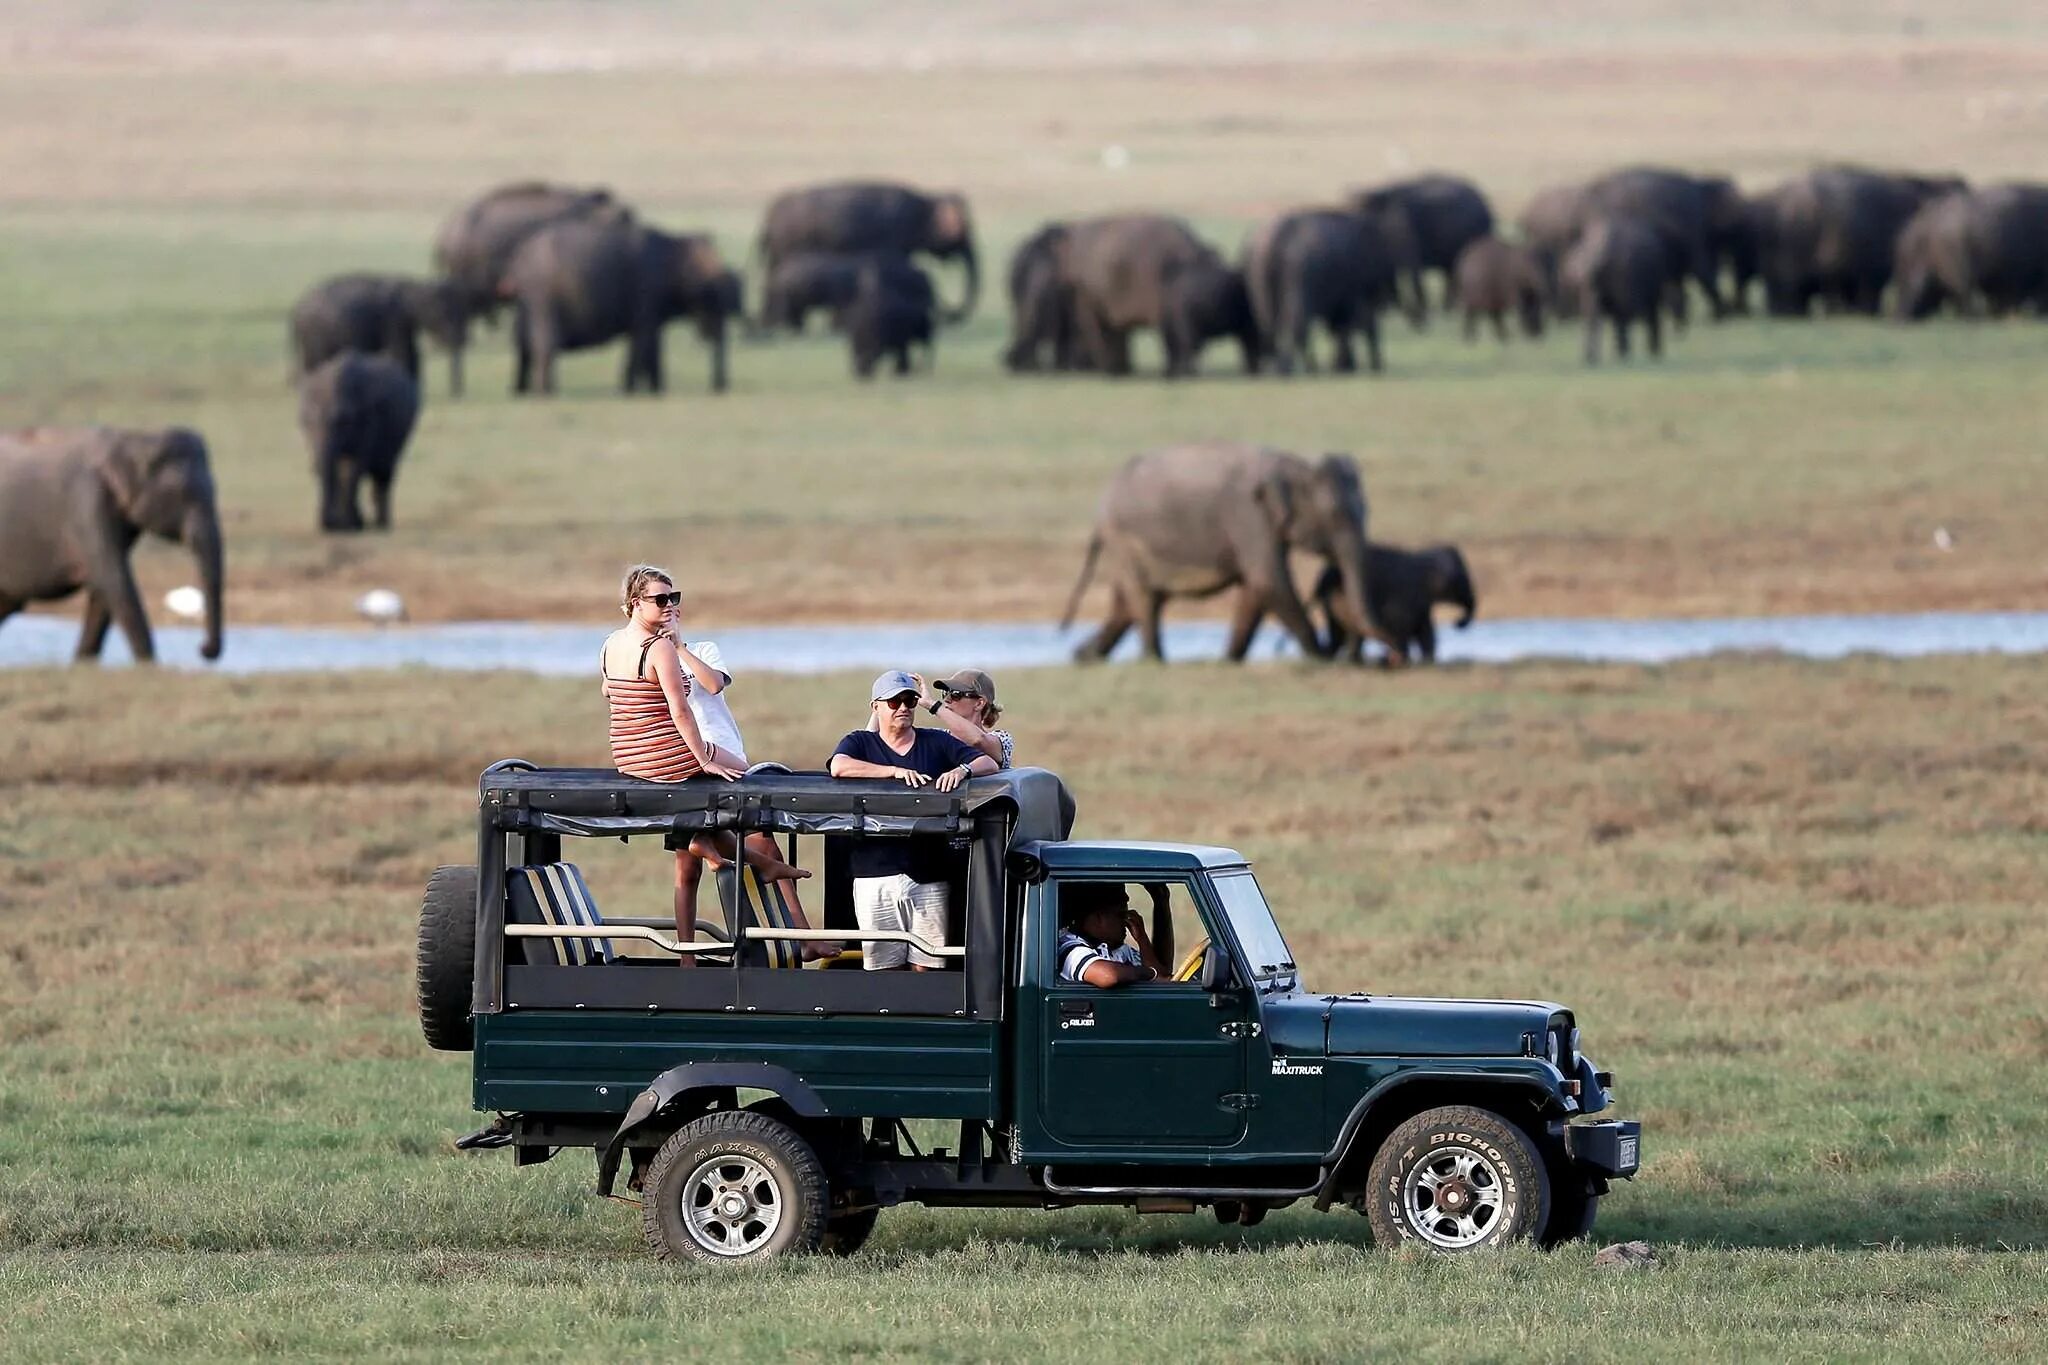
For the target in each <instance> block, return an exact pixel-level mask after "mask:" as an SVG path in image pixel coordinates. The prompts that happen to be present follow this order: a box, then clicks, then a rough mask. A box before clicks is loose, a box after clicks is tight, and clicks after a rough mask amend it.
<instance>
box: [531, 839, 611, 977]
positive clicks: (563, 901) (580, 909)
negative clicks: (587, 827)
mask: <svg viewBox="0 0 2048 1365" xmlns="http://www.w3.org/2000/svg"><path fill="white" fill-rule="evenodd" d="M505 922H506V923H508V924H550V925H553V926H555V927H556V928H571V927H576V926H582V927H587V928H595V927H597V926H599V925H602V924H603V923H604V916H602V915H600V914H598V913H597V902H596V901H594V900H592V899H591V898H590V887H589V886H588V885H586V884H585V882H584V880H583V873H582V872H581V871H580V870H579V869H578V868H577V866H576V864H574V863H537V864H535V865H534V866H531V867H508V868H506V869H505ZM513 943H514V944H516V945H517V949H516V951H517V952H518V953H519V955H520V960H521V961H523V962H524V963H525V964H526V965H527V966H529V967H581V966H586V965H588V964H590V963H593V962H596V963H609V962H610V961H611V960H612V958H613V953H612V941H611V940H610V939H608V938H517V939H514V940H513Z"/></svg>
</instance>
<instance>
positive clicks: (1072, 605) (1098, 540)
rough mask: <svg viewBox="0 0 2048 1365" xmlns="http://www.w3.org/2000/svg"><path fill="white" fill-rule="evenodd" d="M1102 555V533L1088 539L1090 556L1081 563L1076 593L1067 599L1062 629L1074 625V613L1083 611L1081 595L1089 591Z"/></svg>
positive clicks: (1075, 587) (1075, 588)
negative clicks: (1090, 581) (1097, 561)
mask: <svg viewBox="0 0 2048 1365" xmlns="http://www.w3.org/2000/svg"><path fill="white" fill-rule="evenodd" d="M1101 554H1102V532H1100V531H1097V532H1096V533H1095V534H1094V535H1091V536H1089V537H1088V555H1087V557H1086V558H1084V559H1083V560H1082V561H1081V576H1080V577H1079V578H1078V579H1076V580H1075V581H1074V591H1073V593H1072V595H1070V596H1069V597H1068V598H1067V610H1066V613H1065V614H1064V615H1063V616H1061V617H1060V629H1061V630H1065V629H1066V628H1067V627H1068V626H1071V625H1073V624H1074V613H1075V612H1077V611H1079V610H1080V609H1081V594H1082V593H1084V592H1086V591H1087V590H1088V580H1089V579H1090V578H1093V577H1094V576H1095V561H1096V559H1098V558H1099V557H1100V556H1101Z"/></svg>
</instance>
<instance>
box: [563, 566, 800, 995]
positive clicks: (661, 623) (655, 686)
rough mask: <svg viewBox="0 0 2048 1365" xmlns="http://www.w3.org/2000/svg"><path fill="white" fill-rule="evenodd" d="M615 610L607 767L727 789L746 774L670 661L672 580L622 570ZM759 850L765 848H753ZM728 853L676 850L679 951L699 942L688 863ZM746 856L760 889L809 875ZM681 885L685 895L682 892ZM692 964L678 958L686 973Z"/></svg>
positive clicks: (605, 657) (717, 863) (651, 571)
mask: <svg viewBox="0 0 2048 1365" xmlns="http://www.w3.org/2000/svg"><path fill="white" fill-rule="evenodd" d="M619 599H620V600H619V610H620V611H621V612H622V613H624V615H625V617H626V624H625V626H623V627H622V628H620V629H618V630H615V631H613V632H612V633H611V635H610V636H609V637H608V638H607V639H606V640H605V642H604V651H603V653H602V655H601V656H600V660H599V666H600V669H601V671H602V672H603V674H604V699H605V705H606V706H607V707H608V708H609V709H610V712H611V749H612V766H613V767H615V768H617V769H618V770H619V771H620V772H621V773H624V774H625V775H626V776H628V777H639V778H645V779H646V780H647V781H650V782H685V781H688V780H689V779H690V778H693V777H698V776H710V777H717V778H723V779H725V780H726V781H728V782H729V781H731V780H732V779H733V778H736V777H739V776H740V775H741V774H742V773H743V772H744V771H745V770H744V769H743V768H741V767H740V766H738V764H737V763H736V762H735V761H734V760H735V758H736V755H733V754H728V753H725V752H723V751H721V750H720V749H719V747H718V746H717V745H716V744H713V743H711V742H710V741H709V740H707V739H705V738H704V736H703V733H702V732H701V731H700V730H699V729H698V728H697V720H696V717H695V716H693V715H691V714H690V675H689V674H688V673H687V672H685V671H684V669H683V664H682V659H681V656H679V655H678V654H677V653H676V642H675V635H674V627H675V623H676V618H677V616H678V608H679V607H680V606H681V605H682V600H683V595H682V594H681V593H679V592H677V591H676V585H675V580H674V579H672V578H670V577H669V576H668V574H666V573H664V572H663V571H662V570H660V569H657V568H655V567H654V566H653V565H651V564H640V565H636V566H634V567H633V568H631V569H629V570H627V572H626V580H625V582H624V584H622V585H621V587H620V591H619ZM760 843H765V844H766V848H762V847H760V846H759V844H760ZM732 853H733V847H732V841H731V838H730V836H727V837H726V838H725V839H724V840H723V847H721V846H720V845H719V844H718V843H715V842H714V841H713V840H711V839H709V838H704V837H699V838H696V839H693V840H691V841H690V846H689V847H688V848H687V849H678V850H676V881H675V908H676V937H677V939H679V940H680V941H682V942H684V943H688V942H690V941H691V940H692V939H694V938H695V937H696V936H697V903H696V895H695V891H696V884H695V879H694V878H690V877H688V876H687V872H688V866H687V864H688V862H689V860H690V859H691V858H693V857H695V858H702V859H703V860H704V861H705V862H707V863H710V864H711V865H712V866H713V867H723V866H725V865H726V863H727V862H728V861H730V859H731V856H732ZM744 856H745V858H746V860H747V862H748V863H749V864H751V865H752V866H753V867H754V869H755V870H756V871H758V872H759V873H760V874H761V877H762V880H764V881H794V880H797V879H799V878H803V877H808V876H810V875H811V874H810V873H808V872H806V871H804V870H803V869H802V868H799V867H792V866H790V865H789V864H788V863H786V862H784V861H783V860H782V859H781V858H780V857H778V856H776V854H775V852H774V844H773V842H772V841H765V840H764V841H758V843H757V841H752V840H750V841H748V846H747V848H746V849H745V852H744ZM686 882H687V887H686ZM691 961H692V959H691V958H690V956H689V955H688V954H685V955H684V956H683V958H682V962H683V965H684V966H689V965H690V964H691Z"/></svg>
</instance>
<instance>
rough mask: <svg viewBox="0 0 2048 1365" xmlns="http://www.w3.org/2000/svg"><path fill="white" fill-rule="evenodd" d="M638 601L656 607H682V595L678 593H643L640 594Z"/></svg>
mask: <svg viewBox="0 0 2048 1365" xmlns="http://www.w3.org/2000/svg"><path fill="white" fill-rule="evenodd" d="M640 600H641V601H642V602H652V603H654V605H655V606H657V607H680V606H681V605H683V595H682V594H681V593H679V592H643V593H641V594H640Z"/></svg>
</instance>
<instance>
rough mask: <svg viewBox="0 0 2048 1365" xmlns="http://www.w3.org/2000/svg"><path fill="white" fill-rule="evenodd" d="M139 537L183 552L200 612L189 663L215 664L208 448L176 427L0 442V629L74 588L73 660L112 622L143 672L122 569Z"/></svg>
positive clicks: (214, 538)
mask: <svg viewBox="0 0 2048 1365" xmlns="http://www.w3.org/2000/svg"><path fill="white" fill-rule="evenodd" d="M144 532H148V533H149V534H151V535H155V536H161V537H163V538H164V539H165V540H172V541H178V542H181V543H182V544H184V545H185V546H187V547H188V548H189V549H190V550H191V551H192V557H193V558H194V559H195V560H196V561H197V562H198V566H199V587H200V591H201V593H202V594H203V596H204V600H205V604H206V636H205V639H204V641H203V642H202V643H201V645H200V646H199V653H200V655H201V656H202V657H204V658H208V659H218V658H219V657H220V650H221V575H222V554H221V534H220V512H219V509H218V507H217V506H216V504H215V500H214V485H213V471H212V468H211V467H210V466H209V464H208V463H207V458H206V442H205V441H203V440H201V439H200V438H199V435H198V434H197V433H196V432H191V431H187V430H185V429H184V428H182V427H171V428H169V429H167V430H164V431H124V430H118V429H115V428H112V427H31V428H29V429H28V430H26V431H13V432H0V621H5V620H6V619H7V618H8V617H9V616H12V615H13V614H14V613H15V612H17V611H19V610H20V609H21V608H22V607H23V606H25V605H26V604H28V603H30V602H51V601H55V600H57V599H58V598H61V597H68V596H70V595H71V594H72V593H74V592H77V591H78V590H79V589H81V588H83V589H84V590H85V595H86V596H85V626H84V629H83V630H82V631H81V632H80V633H79V636H78V658H80V659H97V658H99V655H100V647H101V645H103V644H104V643H105V642H106V638H107V627H108V625H109V624H114V623H118V624H119V625H120V627H121V633H122V634H123V635H125V636H127V637H128V652H129V653H130V654H132V655H134V656H135V659H136V661H137V662H138V663H150V662H153V661H154V660H155V659H156V645H155V643H154V642H153V641H152V640H151V639H150V634H149V617H148V616H147V615H146V614H145V613H144V611H143V609H142V596H141V594H140V593H138V592H137V591H136V588H135V575H134V573H133V572H132V571H131V570H130V568H129V566H128V552H129V551H130V550H131V549H133V548H134V545H135V542H136V540H137V539H138V538H139V537H140V536H141V535H142V534H143V533H144Z"/></svg>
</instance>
